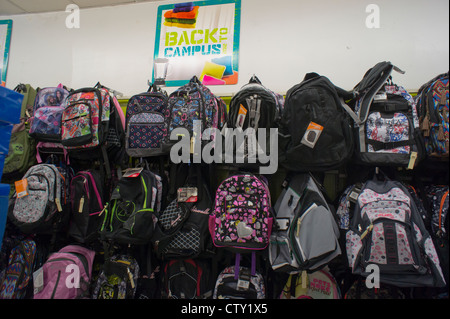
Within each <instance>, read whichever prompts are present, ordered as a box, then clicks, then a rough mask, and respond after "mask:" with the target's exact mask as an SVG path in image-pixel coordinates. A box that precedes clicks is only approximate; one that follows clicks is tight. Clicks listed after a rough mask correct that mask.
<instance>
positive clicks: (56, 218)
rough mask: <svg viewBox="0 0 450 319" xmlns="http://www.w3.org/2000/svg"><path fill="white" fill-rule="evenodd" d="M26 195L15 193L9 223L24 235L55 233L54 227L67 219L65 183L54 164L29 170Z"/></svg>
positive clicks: (41, 165) (40, 165) (33, 167)
mask: <svg viewBox="0 0 450 319" xmlns="http://www.w3.org/2000/svg"><path fill="white" fill-rule="evenodd" d="M22 180H26V183H27V186H26V187H25V189H26V193H25V192H24V193H22V194H21V193H20V192H19V193H17V192H16V193H15V194H14V195H13V198H12V201H13V202H12V203H11V205H10V209H9V216H8V217H9V219H10V220H11V221H12V223H13V224H15V225H16V226H17V227H18V228H19V229H20V230H21V231H22V232H24V233H27V234H30V233H48V234H50V233H53V230H54V226H55V223H60V222H61V221H62V220H63V219H64V217H66V216H65V214H64V206H65V205H64V204H65V203H64V202H65V181H64V177H63V175H62V174H61V173H60V171H59V170H58V168H57V167H56V166H55V165H53V164H37V165H34V166H32V167H30V168H29V169H28V171H27V172H26V173H25V175H24V176H23V178H22Z"/></svg>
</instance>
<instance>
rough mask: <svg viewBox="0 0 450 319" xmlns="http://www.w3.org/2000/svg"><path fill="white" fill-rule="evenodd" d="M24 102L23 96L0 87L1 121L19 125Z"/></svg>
mask: <svg viewBox="0 0 450 319" xmlns="http://www.w3.org/2000/svg"><path fill="white" fill-rule="evenodd" d="M22 101H23V94H20V93H18V92H16V91H14V90H10V89H8V88H5V87H4V86H0V121H3V122H6V123H12V124H19V123H20V111H21V109H22ZM0 142H3V141H0ZM8 144H9V141H8Z"/></svg>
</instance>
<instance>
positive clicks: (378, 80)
mask: <svg viewBox="0 0 450 319" xmlns="http://www.w3.org/2000/svg"><path fill="white" fill-rule="evenodd" d="M392 71H397V72H399V73H402V74H403V73H404V72H403V71H401V70H400V69H399V68H397V67H396V66H394V65H393V64H392V63H390V62H380V63H378V64H376V65H375V66H374V67H373V68H371V69H369V70H368V71H367V72H366V74H365V75H364V77H363V79H362V80H361V81H360V82H359V83H358V84H357V85H356V86H355V88H354V89H353V92H354V94H355V105H354V109H355V113H356V114H357V116H358V119H357V121H355V124H356V125H355V127H356V133H355V134H356V152H355V153H356V158H357V160H359V161H360V162H361V163H364V164H369V165H375V166H397V167H407V168H408V169H413V168H414V167H416V166H417V165H418V163H419V162H420V161H421V160H422V159H423V158H424V156H425V155H426V153H425V148H424V141H423V137H422V134H421V132H420V130H419V118H418V114H417V110H416V102H415V101H414V99H413V98H412V96H411V95H410V94H409V93H408V92H407V91H406V89H405V88H403V87H402V86H399V85H396V84H394V83H393V82H392V77H391V73H392Z"/></svg>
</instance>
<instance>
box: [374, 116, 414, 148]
mask: <svg viewBox="0 0 450 319" xmlns="http://www.w3.org/2000/svg"><path fill="white" fill-rule="evenodd" d="M411 138H412V137H411V123H410V120H409V118H408V116H407V115H406V114H404V113H394V114H384V113H381V112H372V113H370V114H369V116H368V118H367V122H366V139H367V144H368V145H367V151H368V152H378V153H396V154H409V153H410V152H411V146H410V145H400V146H398V147H389V148H387V147H384V146H383V144H392V145H394V146H395V143H399V142H408V141H409V140H411Z"/></svg>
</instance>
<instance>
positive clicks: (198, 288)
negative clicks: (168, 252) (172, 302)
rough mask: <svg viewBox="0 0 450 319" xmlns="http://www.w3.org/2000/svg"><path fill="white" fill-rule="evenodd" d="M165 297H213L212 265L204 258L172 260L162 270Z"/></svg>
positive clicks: (162, 292) (163, 294)
mask: <svg viewBox="0 0 450 319" xmlns="http://www.w3.org/2000/svg"><path fill="white" fill-rule="evenodd" d="M162 272H163V273H162V278H161V279H162V291H161V296H162V298H163V299H206V298H211V297H212V292H213V285H214V282H213V280H212V278H211V265H210V264H208V263H207V262H206V261H204V260H196V259H184V260H170V261H168V262H166V263H165V264H164V267H163V270H162Z"/></svg>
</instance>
